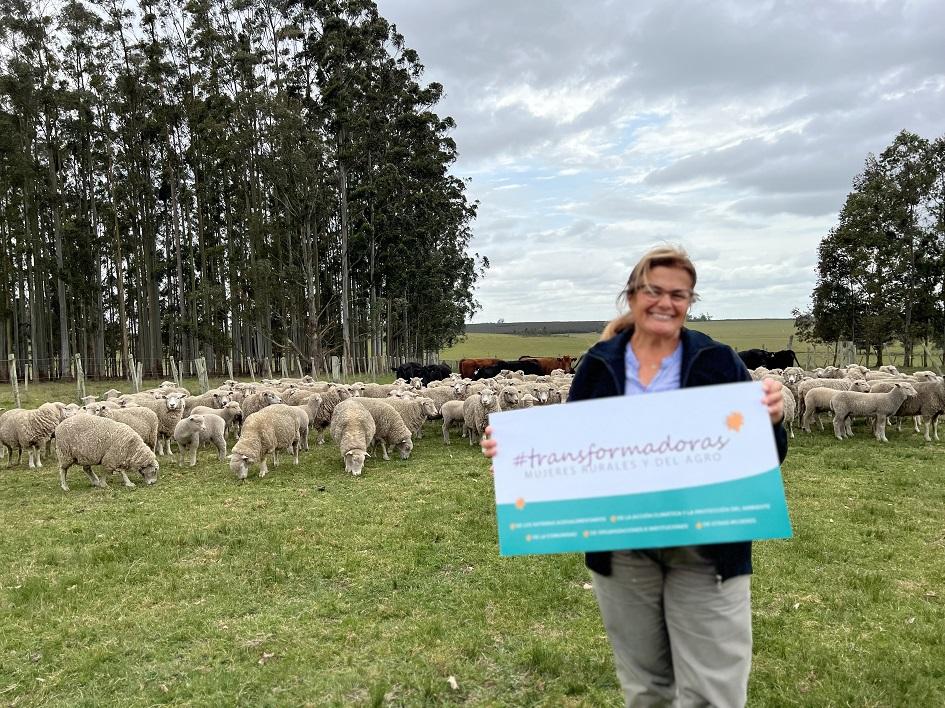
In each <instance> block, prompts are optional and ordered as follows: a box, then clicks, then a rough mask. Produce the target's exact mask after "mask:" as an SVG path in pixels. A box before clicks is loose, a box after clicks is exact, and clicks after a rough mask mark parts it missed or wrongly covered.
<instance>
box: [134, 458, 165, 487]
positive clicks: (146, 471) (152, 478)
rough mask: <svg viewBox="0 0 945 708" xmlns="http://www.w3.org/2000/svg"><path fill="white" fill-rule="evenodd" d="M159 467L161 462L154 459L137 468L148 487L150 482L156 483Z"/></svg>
mask: <svg viewBox="0 0 945 708" xmlns="http://www.w3.org/2000/svg"><path fill="white" fill-rule="evenodd" d="M160 469H161V463H160V462H158V461H157V459H154V460H151V461H150V462H149V463H148V464H147V465H145V466H144V467H142V468H141V469H140V470H138V472H139V473H140V474H141V476H142V477H143V478H144V483H145V484H147V485H148V486H149V487H150V486H151V485H152V484H157V478H158V472H159V471H160Z"/></svg>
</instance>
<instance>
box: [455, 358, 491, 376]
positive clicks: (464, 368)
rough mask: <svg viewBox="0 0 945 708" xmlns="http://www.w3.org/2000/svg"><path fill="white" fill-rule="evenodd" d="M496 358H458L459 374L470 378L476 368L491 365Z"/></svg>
mask: <svg viewBox="0 0 945 708" xmlns="http://www.w3.org/2000/svg"><path fill="white" fill-rule="evenodd" d="M498 361H499V360H498V359H460V360H459V375H460V376H462V377H463V378H464V379H471V378H472V376H473V374H474V373H475V372H476V369H478V368H480V367H482V366H492V365H493V364H495V363H496V362H498Z"/></svg>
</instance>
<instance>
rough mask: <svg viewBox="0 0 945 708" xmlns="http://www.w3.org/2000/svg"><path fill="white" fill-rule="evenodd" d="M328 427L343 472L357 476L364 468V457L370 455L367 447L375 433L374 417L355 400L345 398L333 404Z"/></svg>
mask: <svg viewBox="0 0 945 708" xmlns="http://www.w3.org/2000/svg"><path fill="white" fill-rule="evenodd" d="M330 428H331V439H332V440H334V441H335V443H336V444H337V445H338V447H339V448H340V450H341V458H342V459H343V460H344V462H345V472H350V473H351V474H353V475H354V476H355V477H357V476H358V475H360V474H361V471H362V470H363V469H364V458H366V457H370V455H369V454H368V451H367V449H368V446H369V445H370V444H371V441H372V440H374V436H375V433H376V426H375V424H374V417H373V416H372V415H371V414H370V413H368V410H367V408H365V407H364V406H362V405H361V404H360V403H358V402H357V401H356V400H354V399H347V400H343V401H339V402H338V405H336V406H334V409H333V411H332V415H331V424H330Z"/></svg>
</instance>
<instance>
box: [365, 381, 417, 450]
mask: <svg viewBox="0 0 945 708" xmlns="http://www.w3.org/2000/svg"><path fill="white" fill-rule="evenodd" d="M357 402H358V403H359V404H361V405H362V406H364V408H365V409H366V410H367V412H368V413H370V414H371V417H372V418H374V426H375V430H374V441H375V442H379V443H380V444H381V450H382V451H383V453H384V459H385V460H389V459H390V456H389V455H388V454H387V445H388V444H390V445H392V446H393V447H396V448H397V449H398V450H400V457H401V459H403V460H406V459H407V458H409V457H410V452H411V450H413V439H412V438H413V435H412V434H411V432H410V430H409V429H408V428H407V425H406V424H405V423H404V419H403V418H401V417H400V413H398V412H397V411H396V410H395V409H394V407H393V406H392V405H391V404H390V403H388V402H387V401H386V400H384V401H382V400H380V399H378V398H364V397H362V396H359V397H358V398H357Z"/></svg>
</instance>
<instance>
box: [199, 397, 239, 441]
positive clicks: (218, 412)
mask: <svg viewBox="0 0 945 708" xmlns="http://www.w3.org/2000/svg"><path fill="white" fill-rule="evenodd" d="M195 413H197V414H199V415H204V416H205V415H215V416H219V417H220V418H222V419H223V423H224V426H223V433H224V435H226V434H227V433H229V432H230V429H234V430H239V426H240V424H241V423H242V422H243V409H242V408H241V407H240V404H239V403H237V402H236V401H230V402H229V403H227V404H226V405H225V406H223V408H210V407H209V406H197V407H195V408H194V409H192V410H191V411H190V414H191V415H193V414H195Z"/></svg>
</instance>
